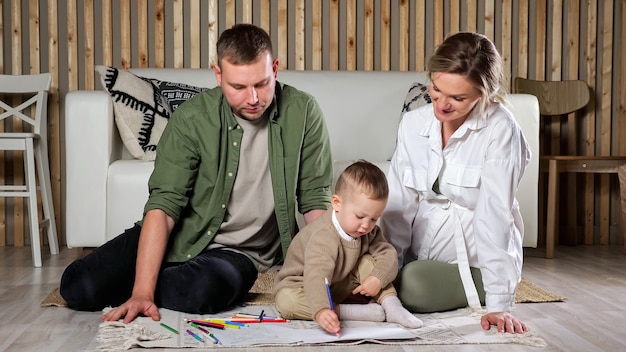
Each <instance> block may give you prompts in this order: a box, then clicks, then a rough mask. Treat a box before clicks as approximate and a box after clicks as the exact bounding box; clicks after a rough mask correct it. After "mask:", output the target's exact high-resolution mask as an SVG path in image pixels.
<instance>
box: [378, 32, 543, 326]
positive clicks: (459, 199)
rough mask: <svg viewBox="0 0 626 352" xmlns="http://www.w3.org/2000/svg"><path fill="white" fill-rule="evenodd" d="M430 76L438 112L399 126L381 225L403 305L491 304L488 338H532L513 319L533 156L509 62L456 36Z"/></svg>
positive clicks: (468, 37) (439, 53) (479, 41)
mask: <svg viewBox="0 0 626 352" xmlns="http://www.w3.org/2000/svg"><path fill="white" fill-rule="evenodd" d="M428 72H429V78H430V90H429V94H430V96H431V98H432V105H430V104H429V105H427V106H424V107H421V108H419V109H416V110H413V111H411V112H408V113H406V114H405V115H404V117H403V119H402V121H401V123H400V127H399V130H398V142H397V146H396V151H395V153H394V155H393V158H392V161H391V169H390V171H389V177H388V180H389V191H390V194H389V202H388V205H387V208H386V209H385V212H384V214H383V217H382V227H383V229H384V232H385V233H386V235H387V237H388V238H389V241H390V242H391V243H392V244H393V245H394V247H395V248H396V250H397V251H398V263H399V265H400V267H401V272H400V274H399V277H398V283H397V284H398V285H399V288H398V291H399V296H400V299H401V300H402V302H403V304H404V305H405V306H407V307H408V308H409V309H410V310H412V311H414V312H432V311H444V310H450V309H456V308H460V307H465V306H467V305H469V306H470V307H472V308H480V307H481V304H484V305H486V308H487V313H486V314H484V315H483V317H482V319H481V326H482V327H483V328H484V329H486V330H488V329H489V328H490V327H491V325H496V326H497V329H498V331H499V332H503V331H506V332H509V333H523V332H525V331H527V328H526V326H525V324H524V323H522V322H521V321H520V320H518V319H517V318H515V317H514V316H513V315H512V314H511V313H510V312H511V311H512V310H513V307H514V302H515V288H516V287H517V284H518V282H519V280H520V278H521V271H522V237H523V231H524V227H523V223H522V217H521V214H520V210H519V206H518V203H517V199H516V198H515V192H516V191H517V186H518V184H519V181H520V178H521V177H522V175H523V173H524V169H525V168H526V165H527V164H528V161H529V160H530V150H529V148H528V145H527V144H526V140H525V138H524V135H523V134H522V131H521V130H520V127H519V126H518V124H517V123H516V121H515V119H514V117H513V114H512V113H511V112H510V111H509V110H507V108H506V107H505V104H506V99H505V93H504V90H503V86H502V84H503V83H502V82H503V72H502V60H501V57H500V55H499V53H498V51H497V49H496V48H495V46H494V44H493V43H492V42H491V41H490V40H489V39H488V38H487V37H485V36H483V35H481V34H477V33H465V32H463V33H457V34H455V35H452V36H450V37H448V38H447V39H446V40H445V41H444V42H443V43H442V44H441V45H440V46H439V47H438V48H437V50H436V52H435V53H434V55H433V56H432V57H431V58H430V60H429V62H428Z"/></svg>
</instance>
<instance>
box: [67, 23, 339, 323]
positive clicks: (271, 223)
mask: <svg viewBox="0 0 626 352" xmlns="http://www.w3.org/2000/svg"><path fill="white" fill-rule="evenodd" d="M217 54H218V65H217V66H216V67H215V68H214V70H215V77H216V80H217V83H218V86H219V87H216V88H214V89H211V90H208V91H206V92H203V93H201V94H199V95H197V96H196V97H194V98H192V99H190V100H189V101H187V102H185V104H183V105H181V106H180V107H179V108H178V109H177V110H176V111H175V112H174V114H173V115H172V117H171V118H170V121H169V123H168V126H167V128H166V130H165V131H164V133H163V136H162V137H161V139H160V141H159V145H158V147H157V158H156V161H155V169H154V172H153V174H152V176H151V177H150V182H149V188H150V197H149V199H148V201H147V203H146V205H145V208H144V218H143V220H142V221H141V222H139V223H138V224H137V225H135V227H133V228H131V229H129V230H127V231H126V232H125V233H124V234H122V235H120V236H118V237H116V238H114V239H113V240H111V241H109V242H107V243H106V244H104V245H103V246H101V247H99V248H97V249H96V250H94V251H93V252H92V253H91V254H90V255H88V256H86V257H85V258H82V259H79V260H77V261H75V262H74V263H72V264H71V265H70V266H69V267H68V268H67V269H66V270H65V273H64V274H63V277H62V279H61V295H62V296H63V297H64V298H65V300H66V301H67V302H68V305H69V306H70V307H72V308H74V309H78V310H100V309H102V308H104V307H106V306H109V305H110V306H117V307H116V308H114V309H112V310H110V311H109V312H107V313H106V314H104V315H103V320H106V321H112V320H118V319H120V318H122V317H123V318H124V322H125V323H129V322H131V321H132V320H133V319H135V317H137V316H138V315H145V316H150V317H152V319H154V320H159V319H160V316H159V312H158V309H157V307H164V308H168V309H172V310H178V311H184V312H188V313H198V314H203V313H216V312H219V311H223V310H225V309H227V308H229V307H231V306H233V305H235V304H238V303H241V302H242V301H243V300H244V298H245V296H246V293H247V292H248V291H249V289H250V288H251V287H252V285H253V284H254V281H255V280H256V277H257V274H258V272H259V271H265V270H267V269H268V268H269V267H270V266H271V265H272V264H274V263H276V262H278V261H280V260H281V259H282V254H284V253H286V251H287V248H288V246H289V244H290V242H291V238H292V237H293V236H294V235H295V234H296V233H297V225H296V220H295V209H296V204H297V206H298V210H299V212H301V213H303V214H304V219H305V222H306V223H309V222H311V221H313V220H314V219H315V218H317V217H318V216H319V215H320V214H322V213H323V212H324V211H325V209H327V207H328V205H329V204H330V186H331V182H332V164H331V156H330V142H329V137H328V132H327V130H326V126H325V123H324V120H323V116H322V112H321V110H320V108H319V106H318V104H317V103H316V101H315V100H314V99H313V98H312V97H311V96H310V95H308V94H306V93H303V92H300V91H298V90H296V89H294V88H293V87H289V86H286V85H282V84H276V79H277V75H278V66H279V62H278V60H277V59H273V56H272V44H271V40H270V38H269V36H268V35H267V33H266V32H265V31H263V30H262V29H260V28H258V27H256V26H254V25H249V24H239V25H235V26H233V27H232V28H231V29H229V30H226V31H224V33H222V35H221V36H220V38H219V40H218V42H217Z"/></svg>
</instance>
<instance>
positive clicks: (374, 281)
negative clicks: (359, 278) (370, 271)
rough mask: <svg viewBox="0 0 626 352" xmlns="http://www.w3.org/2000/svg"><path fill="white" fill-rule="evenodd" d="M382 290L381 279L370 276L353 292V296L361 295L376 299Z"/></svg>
mask: <svg viewBox="0 0 626 352" xmlns="http://www.w3.org/2000/svg"><path fill="white" fill-rule="evenodd" d="M381 289H382V284H381V282H380V279H379V278H377V277H376V276H372V275H369V276H367V277H366V278H365V279H364V280H363V282H361V284H360V285H359V286H357V287H356V288H355V289H354V290H352V294H353V295H358V294H360V295H363V296H368V297H374V296H376V295H377V294H378V293H379V292H380V290H381Z"/></svg>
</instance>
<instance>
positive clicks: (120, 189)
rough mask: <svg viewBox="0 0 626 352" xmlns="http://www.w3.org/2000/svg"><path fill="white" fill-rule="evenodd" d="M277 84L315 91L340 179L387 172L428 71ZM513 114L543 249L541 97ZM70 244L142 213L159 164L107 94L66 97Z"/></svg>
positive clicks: (150, 72) (532, 228) (96, 240)
mask: <svg viewBox="0 0 626 352" xmlns="http://www.w3.org/2000/svg"><path fill="white" fill-rule="evenodd" d="M131 71H132V72H134V73H135V74H137V75H139V76H143V77H150V78H156V79H159V80H163V81H170V82H181V83H187V84H190V85H194V86H200V87H213V86H215V76H214V74H213V71H212V70H209V69H133V70H131ZM278 80H279V81H281V82H284V83H287V84H291V85H293V86H295V87H297V88H299V89H301V90H304V91H307V92H309V93H311V94H312V95H313V96H315V98H316V99H317V100H318V102H319V103H320V105H321V107H322V110H323V111H324V115H325V118H326V123H327V126H328V129H329V132H330V138H331V145H332V153H333V158H334V160H335V163H334V169H335V175H336V176H337V174H338V173H339V172H340V171H342V170H343V168H344V167H345V166H347V165H348V164H349V163H350V162H352V161H353V160H356V159H366V160H368V161H371V162H374V163H376V164H377V165H379V166H380V167H381V168H382V169H383V170H384V171H387V169H388V165H389V159H390V158H391V156H392V154H393V151H394V148H395V141H396V133H397V127H398V122H399V120H400V112H401V110H402V106H403V103H404V99H405V97H406V95H407V91H408V89H409V87H410V86H411V84H412V83H413V82H416V81H417V82H423V83H426V82H427V78H426V74H425V73H424V72H419V73H415V72H397V71H388V72H380V71H375V72H365V71H280V72H279V73H278ZM509 99H510V103H511V109H512V111H513V113H514V115H515V116H516V118H517V119H518V121H519V122H520V124H521V126H522V130H523V131H524V133H525V135H526V138H527V139H528V141H529V143H530V145H531V149H532V152H533V155H534V158H533V159H532V162H531V164H530V166H529V168H528V169H527V171H526V174H525V175H524V178H523V179H522V183H521V185H520V188H519V191H518V199H519V202H520V204H521V209H522V216H523V218H524V223H525V237H524V246H526V247H536V244H537V223H538V221H537V215H538V214H537V191H538V187H537V177H538V155H539V109H538V105H537V100H536V98H535V97H534V96H531V95H523V94H514V95H511V96H510V97H509ZM65 137H66V138H65V141H66V146H65V150H66V160H65V162H66V209H65V214H66V240H67V245H68V247H97V246H99V245H101V244H103V243H105V242H106V241H107V240H109V239H111V238H113V237H115V236H116V235H118V234H120V233H122V232H123V231H124V230H125V229H126V228H129V227H131V226H132V225H133V223H134V222H135V221H137V220H139V219H140V218H141V216H142V211H143V205H144V202H145V200H146V199H147V197H148V189H147V181H148V178H149V176H150V173H151V172H152V169H153V162H146V161H142V160H136V159H133V158H132V156H130V154H129V153H128V151H127V150H126V149H125V148H124V146H123V145H122V142H121V140H120V137H119V134H118V132H117V128H116V125H115V122H114V117H113V107H112V101H111V99H110V96H109V95H108V93H106V92H104V91H102V90H99V91H98V90H96V91H74V92H70V93H68V94H67V96H66V99H65Z"/></svg>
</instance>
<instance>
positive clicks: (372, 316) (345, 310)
mask: <svg viewBox="0 0 626 352" xmlns="http://www.w3.org/2000/svg"><path fill="white" fill-rule="evenodd" d="M339 319H340V320H362V321H385V311H384V310H383V307H381V306H380V304H378V303H368V304H340V305H339Z"/></svg>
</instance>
